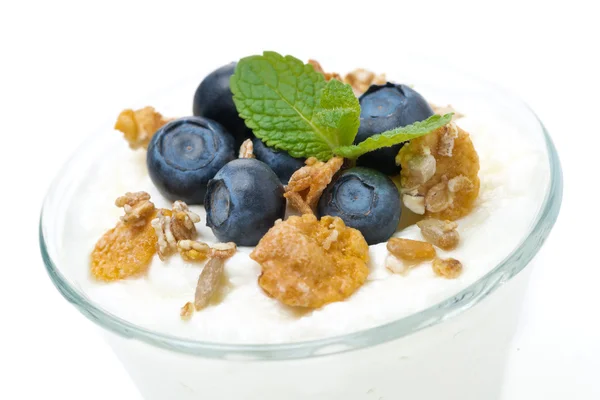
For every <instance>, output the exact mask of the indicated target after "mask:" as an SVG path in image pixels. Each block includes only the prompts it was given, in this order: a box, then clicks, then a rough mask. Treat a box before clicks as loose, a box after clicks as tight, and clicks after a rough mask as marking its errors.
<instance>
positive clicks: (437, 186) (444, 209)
mask: <svg viewBox="0 0 600 400" xmlns="http://www.w3.org/2000/svg"><path fill="white" fill-rule="evenodd" d="M396 162H397V163H398V164H399V165H401V166H402V170H401V172H400V183H401V186H402V202H403V203H404V205H405V206H406V207H407V208H409V209H410V210H411V211H413V212H415V213H417V214H421V215H425V216H426V217H430V218H437V219H443V220H451V221H454V220H456V219H458V218H461V217H463V216H465V215H467V214H469V213H470V212H471V210H472V209H473V207H474V205H475V200H476V199H477V196H478V194H479V176H478V173H479V157H478V155H477V152H476V151H475V148H474V147H473V143H472V142H471V139H470V137H469V134H468V133H467V132H465V131H464V130H462V129H461V128H459V127H457V126H456V125H455V124H454V123H450V124H448V125H446V126H444V127H442V128H440V129H438V130H436V131H434V132H432V133H431V134H429V135H426V136H422V137H419V138H417V139H413V140H411V141H410V142H409V143H408V144H406V145H405V146H403V147H402V149H401V150H400V152H399V153H398V156H397V157H396Z"/></svg>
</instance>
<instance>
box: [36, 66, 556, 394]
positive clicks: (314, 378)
mask: <svg viewBox="0 0 600 400" xmlns="http://www.w3.org/2000/svg"><path fill="white" fill-rule="evenodd" d="M373 61H374V65H372V66H377V65H378V63H377V62H376V60H373ZM380 64H381V65H383V66H385V65H386V64H384V63H383V62H382V63H380ZM387 65H388V66H389V65H394V64H393V63H390V62H388V63H387ZM381 70H387V71H390V68H381ZM402 70H403V71H402V74H403V76H402V77H396V76H394V77H391V78H394V80H396V81H399V82H406V83H413V84H415V85H418V87H419V88H420V89H423V90H424V92H425V93H427V92H429V93H432V94H434V95H432V96H431V97H429V96H428V98H430V99H431V100H432V101H434V102H439V103H440V104H445V103H451V104H453V105H456V106H457V108H459V107H458V105H459V104H460V103H461V99H463V98H469V101H470V102H472V103H482V104H483V103H485V104H487V105H488V106H489V108H490V109H493V110H494V111H495V113H496V114H497V115H498V117H499V118H502V119H505V120H509V121H510V122H511V124H513V125H514V126H516V127H517V128H518V129H519V131H520V132H521V133H522V134H523V135H525V136H527V138H528V139H531V140H532V141H534V142H536V143H539V146H538V147H539V149H540V150H541V151H543V152H544V153H545V154H546V155H547V157H546V158H545V160H544V162H545V163H547V168H548V170H549V178H548V179H549V181H548V184H547V191H546V193H545V198H544V199H543V201H541V204H542V205H541V207H540V209H539V210H538V213H537V215H535V216H531V218H532V223H531V224H530V227H529V231H528V232H525V233H524V235H523V237H522V239H521V240H520V242H519V244H518V245H517V246H516V247H515V248H514V249H512V251H511V252H510V253H509V254H506V256H505V258H504V259H503V260H502V261H501V262H499V263H498V264H497V265H495V266H493V267H492V268H489V272H487V273H486V274H485V275H483V276H482V277H481V278H479V279H478V280H477V281H475V282H473V283H471V284H470V285H468V286H467V287H466V288H465V289H463V290H461V291H460V292H458V293H456V294H455V295H453V296H451V297H449V298H447V299H445V300H444V301H442V302H440V303H438V304H435V305H432V306H430V307H428V308H426V309H424V310H422V311H420V312H418V313H415V314H412V315H409V316H407V317H404V318H400V319H398V320H395V321H392V322H389V323H386V324H384V325H380V326H377V327H374V328H370V329H366V330H362V331H358V332H352V333H349V334H346V335H342V336H336V337H329V338H325V339H319V340H312V341H304V342H294V343H283V344H256V345H243V344H227V343H211V342H203V341H197V340H191V339H185V338H180V337H175V336H171V335H168V334H165V333H162V332H159V331H156V330H152V329H148V328H146V327H142V326H138V325H135V324H133V323H131V322H128V321H126V320H124V319H122V318H119V317H118V316H116V315H114V314H112V313H110V312H108V311H106V310H104V309H103V308H102V306H101V305H99V304H97V303H95V302H93V301H92V300H90V299H89V298H88V297H87V296H86V294H85V293H84V291H83V290H82V289H81V287H80V285H79V284H78V283H77V282H78V278H81V276H83V274H86V273H87V272H88V265H86V264H85V263H81V264H78V265H70V264H72V263H65V262H61V261H62V260H63V258H64V254H65V252H69V243H68V241H65V239H64V237H63V236H64V235H63V233H64V232H65V229H69V226H68V225H69V221H70V220H73V219H74V218H75V219H76V217H74V216H72V215H69V204H70V203H71V202H72V201H73V197H74V194H75V193H76V192H77V187H78V183H79V182H81V181H82V180H84V179H86V176H87V174H88V172H89V171H90V168H93V163H94V161H97V160H99V159H101V158H102V157H106V156H107V154H110V151H111V147H112V146H114V145H115V142H114V141H109V140H106V137H105V134H97V135H94V136H92V137H91V138H90V139H89V140H88V141H87V142H86V143H85V144H84V145H83V146H82V147H81V148H80V149H79V151H78V152H77V153H76V155H75V156H74V157H73V158H72V159H71V160H70V161H69V162H68V163H67V165H65V167H64V168H63V170H62V171H61V172H60V174H59V176H58V177H57V179H56V180H55V182H54V183H53V185H52V187H51V189H50V191H49V193H48V195H47V198H46V200H45V203H44V206H43V210H42V216H41V221H40V245H41V251H42V256H43V259H44V262H45V264H46V267H47V270H48V273H49V275H50V277H51V279H52V281H53V282H54V284H55V285H56V287H57V288H58V290H59V291H60V292H61V293H62V294H63V296H65V298H66V299H67V300H68V301H70V302H71V303H72V304H74V305H75V306H76V307H77V308H78V309H79V310H80V311H81V312H82V313H83V314H84V315H85V316H86V317H88V318H89V319H90V320H92V321H93V322H94V323H96V324H97V325H98V326H100V327H101V328H102V331H103V333H104V335H105V337H106V340H107V341H108V343H109V344H110V345H111V347H112V348H113V350H114V351H115V353H116V355H117V356H118V357H119V359H120V360H121V361H122V362H123V364H124V365H125V367H126V369H127V370H128V372H129V374H130V375H131V377H132V379H133V380H134V381H135V383H136V385H137V386H138V388H139V390H140V392H141V393H142V395H143V396H144V398H146V399H169V398H171V399H180V400H191V399H200V398H210V399H264V400H270V399H277V400H280V399H288V400H299V399H306V398H311V399H317V400H321V399H322V400H337V399H340V400H341V399H344V400H363V399H364V400H366V399H382V398H385V399H388V398H389V399H396V398H408V399H433V398H451V399H452V398H461V399H467V400H468V399H474V400H475V399H477V400H480V399H494V398H498V396H499V393H500V384H501V382H502V373H503V368H504V362H505V357H506V350H507V347H508V345H509V344H510V341H511V338H512V336H513V334H514V331H515V328H516V324H517V322H518V317H519V311H520V308H521V304H522V299H523V295H524V293H525V291H526V288H527V284H528V281H529V275H530V272H531V270H532V268H533V264H534V262H535V261H536V259H535V258H534V257H535V256H536V254H537V252H538V251H539V249H540V248H541V246H542V244H543V242H544V240H545V238H546V237H547V236H548V234H549V233H550V230H551V229H552V227H553V225H554V222H555V221H556V218H557V215H558V212H559V208H560V203H561V197H562V176H561V170H560V163H559V160H558V156H557V154H556V150H555V148H554V146H553V144H552V141H551V139H550V137H549V136H548V134H547V132H546V130H545V129H544V127H543V125H542V123H541V122H540V121H539V120H538V118H537V117H536V116H535V114H534V113H533V112H532V111H531V110H530V109H529V108H528V107H527V106H526V105H525V104H524V103H522V102H521V101H520V100H518V99H516V98H515V97H513V96H512V95H510V94H508V93H506V92H504V91H503V90H502V89H500V88H497V87H495V86H493V85H491V84H488V83H485V82H481V81H479V80H477V79H475V78H473V77H470V76H466V75H464V74H461V73H460V72H457V71H453V70H451V69H448V68H445V67H440V66H438V65H437V64H434V63H429V62H427V61H419V60H414V59H413V60H411V63H409V64H403V65H402ZM195 83H197V80H193V81H192V83H190V82H185V83H184V84H182V85H181V90H184V89H183V88H185V90H187V91H182V93H183V94H182V95H181V96H178V97H181V98H182V99H183V100H184V101H187V100H190V101H191V96H190V93H191V91H192V90H193V89H194V88H195ZM173 90H179V89H173ZM160 98H161V96H156V100H157V101H153V100H155V99H154V98H149V99H147V100H148V101H147V104H151V105H154V106H156V107H157V109H159V110H160V111H161V112H164V114H165V115H171V114H169V109H170V106H171V104H161V102H160V101H161V100H160ZM179 109H181V108H179ZM459 111H460V109H459ZM107 130H109V129H105V131H107ZM114 135H117V134H114ZM121 145H122V143H121ZM544 179H546V178H545V177H544ZM196 317H198V318H201V314H198V315H196ZM239 329H244V327H243V326H240V327H239Z"/></svg>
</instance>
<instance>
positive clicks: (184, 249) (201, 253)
mask: <svg viewBox="0 0 600 400" xmlns="http://www.w3.org/2000/svg"><path fill="white" fill-rule="evenodd" d="M177 250H178V251H179V254H180V255H181V258H183V260H184V261H188V262H193V261H204V260H206V259H207V258H208V256H209V255H210V251H211V250H210V246H209V245H207V244H206V243H203V242H198V241H195V240H180V241H179V242H177Z"/></svg>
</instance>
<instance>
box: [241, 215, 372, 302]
mask: <svg viewBox="0 0 600 400" xmlns="http://www.w3.org/2000/svg"><path fill="white" fill-rule="evenodd" d="M250 258H252V259H253V260H255V261H256V262H258V263H259V264H260V265H261V267H262V274H261V275H260V277H259V278H258V284H259V285H260V287H262V288H263V290H264V291H265V292H266V293H267V294H268V295H269V296H272V297H274V298H275V299H277V300H279V301H280V302H282V303H283V304H286V305H288V306H296V307H307V308H319V307H322V306H324V305H326V304H329V303H332V302H335V301H342V300H344V299H346V298H348V297H349V296H350V295H352V294H353V293H354V292H355V291H356V290H357V289H358V288H359V287H360V286H361V285H362V284H363V283H364V282H365V280H366V279H367V275H368V274H369V268H368V267H367V263H368V261H369V246H368V245H367V242H366V241H365V239H364V238H363V236H362V234H361V233H360V232H359V231H358V230H356V229H352V228H348V227H346V226H345V225H344V222H343V221H342V220H341V219H340V218H338V217H330V216H325V217H323V218H321V220H320V221H318V220H317V218H316V217H315V216H314V215H312V214H305V215H303V216H301V217H296V216H293V217H290V218H288V219H287V220H286V221H279V222H277V223H276V224H275V226H274V227H272V228H271V229H270V230H269V231H268V232H267V234H266V235H265V236H264V237H263V238H262V239H261V241H260V242H259V243H258V246H256V248H255V249H254V251H253V252H252V253H251V254H250Z"/></svg>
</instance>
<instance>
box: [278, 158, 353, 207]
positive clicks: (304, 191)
mask: <svg viewBox="0 0 600 400" xmlns="http://www.w3.org/2000/svg"><path fill="white" fill-rule="evenodd" d="M343 163H344V159H343V158H341V157H333V158H331V159H329V161H327V162H326V163H324V162H321V161H319V160H317V159H316V158H314V157H310V158H308V159H307V160H306V166H304V167H302V168H300V169H299V170H297V171H296V172H294V174H293V175H292V177H291V178H290V181H289V183H288V185H287V186H286V187H285V194H284V196H285V198H286V199H288V200H289V202H290V206H292V207H293V208H294V209H296V210H298V211H300V212H301V213H302V214H314V209H315V207H316V205H317V203H318V202H319V199H320V198H321V194H322V193H323V190H325V188H326V187H327V185H329V183H331V179H332V178H333V176H334V175H335V173H336V172H338V171H339V170H340V168H341V167H342V164H343Z"/></svg>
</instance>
